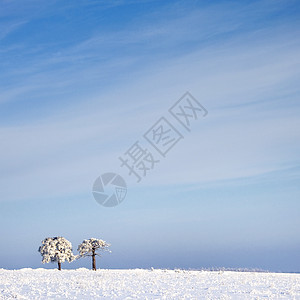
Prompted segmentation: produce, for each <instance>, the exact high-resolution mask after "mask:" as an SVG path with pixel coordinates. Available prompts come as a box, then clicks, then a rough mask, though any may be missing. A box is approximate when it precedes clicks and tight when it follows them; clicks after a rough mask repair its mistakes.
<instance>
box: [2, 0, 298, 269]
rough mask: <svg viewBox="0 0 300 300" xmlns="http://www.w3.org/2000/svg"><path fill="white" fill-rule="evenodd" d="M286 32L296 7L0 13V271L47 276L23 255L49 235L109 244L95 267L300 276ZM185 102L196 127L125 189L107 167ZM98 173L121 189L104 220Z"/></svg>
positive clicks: (14, 8) (43, 4)
mask: <svg viewBox="0 0 300 300" xmlns="http://www.w3.org/2000/svg"><path fill="white" fill-rule="evenodd" d="M299 17H300V5H299V2H298V1H238V2H231V1H209V3H208V2H206V1H184V2H182V1H76V2H73V1H64V2H62V1H26V2H20V1H4V0H2V1H1V0H0V70H1V72H0V141H1V147H0V175H1V181H0V191H1V192H0V196H1V197H0V211H1V213H0V214H1V218H0V228H1V237H2V238H1V241H0V247H1V249H2V250H1V256H0V267H3V268H21V267H34V268H36V267H51V268H52V267H55V266H53V265H45V266H44V265H42V264H41V258H40V256H39V253H38V252H37V249H38V247H39V245H40V242H41V240H42V239H44V238H45V237H47V236H57V235H62V236H65V237H66V238H67V239H69V240H70V241H71V242H72V243H73V246H74V248H77V245H78V244H79V243H80V242H81V241H82V240H83V239H85V238H90V237H97V238H103V239H105V240H107V241H108V242H111V244H112V251H113V252H112V254H105V257H103V259H102V260H101V262H100V265H101V267H105V268H143V267H147V268H148V267H151V266H153V267H156V268H159V267H161V268H176V267H181V268H201V267H228V268H229V267H232V268H239V267H240V268H261V269H267V270H271V271H285V272H288V271H293V272H299V271H300V238H299V237H300V229H299V228H300V218H299V213H300V202H299V200H300V189H299V179H300V161H299V153H300V142H299V141H300V140H299V137H300V133H299V128H300V120H299V112H300V105H299V92H300V86H299V82H300V76H299V73H300V71H299V70H300V68H299V63H300V38H299V37H300V26H299V23H300V21H299V20H300V18H299ZM186 91H190V92H191V93H192V94H193V95H194V96H195V97H196V98H197V99H198V100H199V101H200V102H201V104H202V105H203V106H204V107H205V108H206V109H207V110H208V112H209V113H208V115H207V116H206V117H205V118H203V119H201V120H199V121H198V122H195V123H194V124H193V128H192V131H191V133H187V132H184V131H182V132H183V133H184V136H185V137H184V140H182V141H181V142H180V143H179V144H178V145H176V146H175V147H174V149H172V150H171V151H170V152H169V153H168V155H167V157H166V158H165V159H162V161H161V163H160V164H158V165H157V166H156V167H155V169H154V170H153V171H152V172H151V173H149V175H148V176H147V177H146V178H145V179H144V180H143V181H142V182H141V183H140V184H136V183H135V178H134V177H130V176H128V174H127V172H126V169H124V168H121V167H120V161H119V160H118V157H119V156H120V155H122V154H123V153H124V152H125V151H126V150H127V149H128V148H129V147H130V146H131V145H132V144H133V143H134V142H135V141H136V140H138V139H140V140H142V136H143V134H144V133H145V132H146V131H147V130H148V129H149V128H150V127H151V126H152V125H153V124H154V123H155V122H156V121H157V120H158V119H159V118H160V117H161V116H163V115H166V112H167V110H168V108H169V107H170V106H172V105H173V103H174V102H175V101H177V100H178V99H179V98H180V97H181V96H182V95H183V94H184V93H185V92H186ZM105 172H117V173H119V174H120V175H122V176H123V177H124V178H125V180H126V181H127V184H128V194H127V197H126V199H125V200H124V202H123V203H122V204H121V205H119V206H117V207H115V208H111V209H109V208H104V207H102V206H100V205H98V204H97V203H96V201H95V200H94V199H93V197H92V193H91V188H92V184H93V182H94V180H95V179H96V177H98V176H99V175H101V174H102V173H105ZM20 248H21V249H22V250H21V251H20ZM78 266H85V267H89V266H90V261H89V260H88V259H86V260H82V261H79V262H75V263H72V264H67V263H66V264H64V265H63V267H64V268H75V267H78Z"/></svg>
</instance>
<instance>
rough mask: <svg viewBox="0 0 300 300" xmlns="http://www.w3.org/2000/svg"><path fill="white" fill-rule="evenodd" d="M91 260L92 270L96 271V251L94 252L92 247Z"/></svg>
mask: <svg viewBox="0 0 300 300" xmlns="http://www.w3.org/2000/svg"><path fill="white" fill-rule="evenodd" d="M92 260H93V270H94V271H96V253H95V249H93V252H92Z"/></svg>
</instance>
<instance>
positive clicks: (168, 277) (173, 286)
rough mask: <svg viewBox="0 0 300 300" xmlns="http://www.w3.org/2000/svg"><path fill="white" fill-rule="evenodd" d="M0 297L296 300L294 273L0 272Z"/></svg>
mask: <svg viewBox="0 0 300 300" xmlns="http://www.w3.org/2000/svg"><path fill="white" fill-rule="evenodd" d="M0 298H1V299H300V274H283V273H259V272H232V271H186V270H159V269H157V270H143V269H133V270H104V269H103V270H97V271H91V270H88V269H85V268H80V269H76V270H62V271H58V270H49V269H48V270H47V269H20V270H4V269H0Z"/></svg>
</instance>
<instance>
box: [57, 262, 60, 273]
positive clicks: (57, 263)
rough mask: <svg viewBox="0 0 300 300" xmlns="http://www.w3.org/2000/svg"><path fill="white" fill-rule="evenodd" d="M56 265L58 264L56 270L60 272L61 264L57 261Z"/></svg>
mask: <svg viewBox="0 0 300 300" xmlns="http://www.w3.org/2000/svg"><path fill="white" fill-rule="evenodd" d="M57 264H58V270H59V271H61V262H59V261H58V262H57Z"/></svg>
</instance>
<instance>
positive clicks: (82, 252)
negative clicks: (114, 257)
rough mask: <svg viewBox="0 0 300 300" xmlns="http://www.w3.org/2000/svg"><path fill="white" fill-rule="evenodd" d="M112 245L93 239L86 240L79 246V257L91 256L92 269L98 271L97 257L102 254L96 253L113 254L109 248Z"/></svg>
mask: <svg viewBox="0 0 300 300" xmlns="http://www.w3.org/2000/svg"><path fill="white" fill-rule="evenodd" d="M109 246H110V244H108V243H106V242H105V241H103V240H99V239H95V238H91V239H89V240H84V241H83V242H82V243H81V244H80V245H79V246H78V249H77V250H78V251H79V256H80V257H85V256H91V257H92V267H93V270H94V271H96V255H98V256H101V255H100V254H98V253H96V252H97V251H108V252H111V251H110V250H109V249H108V247H109Z"/></svg>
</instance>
